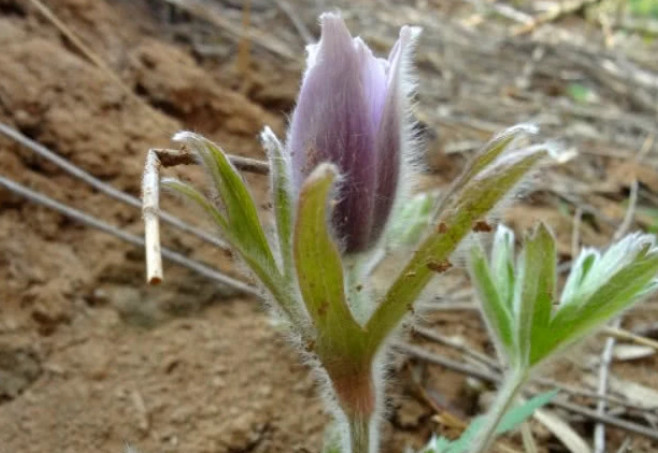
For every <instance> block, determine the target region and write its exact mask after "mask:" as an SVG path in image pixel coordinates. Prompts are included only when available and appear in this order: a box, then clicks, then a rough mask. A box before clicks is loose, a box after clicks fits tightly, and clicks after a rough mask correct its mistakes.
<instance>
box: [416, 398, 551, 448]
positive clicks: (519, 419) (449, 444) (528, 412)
mask: <svg viewBox="0 0 658 453" xmlns="http://www.w3.org/2000/svg"><path fill="white" fill-rule="evenodd" d="M557 393H558V392H557V390H552V391H550V392H545V393H541V394H539V395H536V396H535V397H533V398H531V399H530V400H528V401H526V402H525V403H523V404H521V405H519V406H517V407H515V408H513V409H510V410H509V411H508V412H507V413H506V414H505V415H504V416H503V418H502V420H501V422H500V424H499V425H498V428H497V430H496V434H504V433H506V432H508V431H511V430H513V429H515V428H516V427H518V426H519V425H520V424H521V423H523V422H524V421H526V420H527V419H528V418H529V417H530V416H532V414H533V413H534V412H535V410H537V409H539V408H540V407H542V406H545V405H546V404H548V403H550V402H551V400H552V399H553V398H555V395H557ZM483 423H484V418H483V417H477V418H476V419H474V420H473V421H472V422H471V424H470V425H469V426H468V428H467V429H466V430H465V431H464V432H463V434H462V435H461V437H459V439H456V440H448V439H446V438H445V437H436V436H435V437H432V439H430V441H429V443H428V445H427V446H426V447H425V448H424V449H423V450H422V451H421V453H467V452H468V449H469V448H470V446H471V445H472V443H473V440H474V438H475V436H477V434H478V432H479V431H480V429H481V428H482V424H483Z"/></svg>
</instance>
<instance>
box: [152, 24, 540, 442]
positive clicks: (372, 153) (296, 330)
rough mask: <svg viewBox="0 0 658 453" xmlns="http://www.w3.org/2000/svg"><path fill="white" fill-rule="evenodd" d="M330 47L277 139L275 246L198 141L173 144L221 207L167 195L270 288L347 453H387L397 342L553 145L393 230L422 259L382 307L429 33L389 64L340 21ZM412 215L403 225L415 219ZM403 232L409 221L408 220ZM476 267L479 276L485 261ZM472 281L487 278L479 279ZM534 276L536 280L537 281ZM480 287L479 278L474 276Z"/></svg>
mask: <svg viewBox="0 0 658 453" xmlns="http://www.w3.org/2000/svg"><path fill="white" fill-rule="evenodd" d="M320 21H321V26H322V35H321V38H320V41H319V42H318V43H317V44H314V45H311V46H309V48H308V58H307V69H306V72H305V74H304V78H303V81H302V85H301V90H300V94H299V98H298V101H297V107H296V108H295V111H294V112H293V114H292V119H291V123H290V127H289V130H288V134H287V139H286V143H285V144H283V143H281V142H280V141H279V140H278V139H277V137H276V136H275V135H274V134H273V133H272V131H270V130H269V129H265V131H264V132H263V134H262V136H261V138H262V142H263V145H264V147H265V148H266V150H267V152H268V157H269V165H270V167H269V168H270V175H271V180H270V183H271V193H272V206H273V211H274V219H275V223H276V229H275V231H273V232H272V234H268V233H267V231H268V228H266V227H264V226H263V223H262V222H261V220H260V218H259V216H258V212H257V208H256V204H255V202H254V200H253V198H252V196H251V194H250V193H249V191H248V189H247V187H246V185H245V182H244V180H243V179H242V178H241V176H240V175H239V173H238V171H237V170H236V168H235V167H234V166H233V165H232V164H231V162H230V160H229V159H228V157H227V155H226V154H225V153H224V152H223V151H222V149H221V148H219V147H218V146H217V145H215V144H214V143H212V142H211V141H209V140H207V139H205V138H203V137H201V136H199V135H197V134H194V133H190V132H182V133H179V134H177V135H176V136H175V137H174V139H175V140H177V141H180V142H183V143H184V144H185V145H186V147H187V149H189V150H191V151H192V152H193V153H195V154H196V155H197V156H198V157H199V161H200V163H201V164H202V165H203V166H204V167H205V169H206V170H207V174H208V176H209V180H210V183H211V184H210V185H211V191H212V196H211V197H207V196H206V195H204V194H203V193H202V192H200V191H198V190H197V189H196V188H194V187H193V186H191V185H189V184H187V183H184V182H181V181H179V180H176V179H165V180H163V184H164V185H166V186H168V187H170V188H172V189H174V190H175V191H177V192H179V193H180V194H182V195H183V196H184V197H185V198H187V199H189V200H191V201H192V202H193V203H195V204H196V205H198V206H199V207H201V208H202V210H203V211H205V212H206V213H207V214H208V215H209V216H210V218H211V219H212V220H213V221H214V223H215V224H216V225H217V227H218V228H219V230H220V232H221V234H222V235H223V236H224V238H225V239H226V240H227V241H228V242H229V243H230V244H231V245H232V247H233V248H234V249H235V250H236V252H237V255H238V256H239V257H240V258H241V259H242V261H243V262H244V263H245V264H246V266H247V267H248V268H249V269H250V270H251V271H252V273H253V276H254V277H255V279H256V280H258V281H259V282H260V283H261V285H262V291H263V296H264V298H266V299H267V300H269V301H270V302H271V303H270V307H271V308H272V312H273V313H274V314H275V315H276V316H278V317H279V318H280V319H281V320H283V321H284V322H285V323H286V325H287V326H288V328H289V331H290V332H291V333H292V337H294V340H295V342H296V343H297V344H298V345H299V349H300V351H301V353H302V354H303V355H304V357H305V358H306V360H307V362H308V363H309V364H310V365H311V367H312V368H313V370H314V371H315V372H316V374H317V375H318V376H319V378H320V381H321V383H322V386H323V388H324V395H325V396H326V400H327V403H328V407H329V408H330V409H331V411H332V413H333V414H334V415H335V419H336V424H337V426H338V428H339V429H338V432H339V433H340V445H339V447H338V449H339V450H340V451H341V452H344V453H374V452H376V451H377V450H378V442H379V437H378V420H379V418H380V417H381V414H382V411H383V408H384V403H383V391H384V381H383V377H382V376H383V374H384V370H385V366H386V361H387V359H388V358H389V353H390V348H389V347H388V345H389V343H390V341H389V339H390V338H391V337H392V336H393V335H394V334H395V332H396V331H398V330H399V327H400V325H401V323H402V322H403V320H405V319H406V318H407V315H408V314H409V313H410V311H413V306H414V303H415V302H416V300H417V299H418V298H419V296H420V295H421V292H422V291H423V290H424V288H425V287H426V286H427V284H428V283H429V281H430V280H431V279H432V277H433V276H435V275H437V274H438V273H441V272H443V271H445V270H446V269H448V268H449V267H450V266H451V264H450V261H449V258H450V255H451V254H452V253H453V252H454V251H455V249H456V248H457V246H458V245H459V244H460V243H461V242H462V240H463V239H464V238H465V237H467V236H468V235H469V234H471V232H472V230H473V227H474V225H476V224H478V222H480V221H482V220H483V219H484V218H485V217H486V216H487V214H488V213H489V211H490V210H492V209H493V208H494V207H495V206H496V205H497V203H498V202H500V201H501V200H502V199H504V198H505V197H506V195H507V194H509V193H510V191H512V190H513V189H514V188H515V187H516V186H517V185H518V183H519V182H520V181H521V180H522V179H523V178H524V177H525V176H526V175H527V174H528V173H529V172H530V171H531V170H532V169H533V168H534V167H535V166H536V165H537V164H538V163H539V162H540V161H541V160H542V159H544V158H545V157H547V156H548V155H549V151H548V148H547V147H545V146H543V145H531V146H520V145H519V143H520V141H519V138H520V137H523V136H525V137H527V136H530V135H532V134H533V133H534V132H536V131H535V128H534V127H531V126H527V125H520V126H516V127H512V128H510V129H508V130H507V131H504V132H503V133H501V134H499V135H497V136H496V137H494V138H493V139H492V140H491V141H490V142H489V143H487V144H486V145H485V146H484V147H483V148H482V150H481V151H480V152H479V153H477V154H476V155H475V156H474V157H473V159H472V160H471V161H470V162H469V163H468V164H467V166H466V168H465V169H464V172H463V173H462V175H461V176H460V177H459V178H457V179H456V180H455V181H454V182H453V183H452V185H451V187H450V188H449V190H447V191H445V193H444V194H443V195H442V197H441V198H440V199H439V200H437V199H436V197H433V196H432V197H429V196H428V197H422V198H418V197H416V198H415V199H413V200H416V201H412V203H416V202H418V203H420V204H419V205H418V206H419V207H420V208H419V209H411V210H409V209H407V210H406V211H405V214H404V215H402V216H401V218H404V219H406V218H407V217H408V216H409V215H410V214H409V213H413V212H416V213H418V215H421V214H422V216H423V219H420V220H418V221H410V222H409V225H408V228H409V229H410V230H411V229H413V234H406V233H407V232H406V231H405V225H400V223H397V224H396V226H395V228H394V229H393V230H392V231H395V232H396V234H400V235H401V236H404V237H405V242H409V241H411V242H412V246H413V250H414V251H413V253H410V256H409V258H408V261H407V262H406V264H405V265H404V266H402V269H401V270H400V272H399V273H398V274H397V275H396V276H395V277H394V278H393V279H392V283H391V285H390V287H389V288H388V289H386V290H385V291H384V292H383V294H376V293H375V291H373V289H372V288H371V287H370V285H369V275H370V272H371V269H372V266H371V265H370V264H371V261H372V259H373V257H375V256H376V255H377V252H381V250H382V248H383V243H384V242H386V241H384V240H383V237H384V236H386V233H387V231H388V229H389V226H390V224H391V222H390V220H391V219H393V221H395V217H396V215H397V213H398V212H401V211H400V210H399V209H398V207H399V206H400V205H401V204H402V203H401V201H405V202H406V200H408V199H409V198H407V193H406V192H407V191H406V189H407V185H406V184H404V183H403V181H406V180H408V179H409V176H411V175H412V173H413V170H412V168H411V167H410V165H409V162H410V160H411V158H412V157H413V153H414V141H413V137H411V135H410V114H409V111H408V104H409V97H410V95H411V90H412V89H413V84H412V83H411V80H410V78H411V73H412V65H411V59H412V50H413V47H414V45H415V42H416V40H417V38H418V36H419V33H420V30H419V29H417V28H414V27H403V28H402V29H401V31H400V37H399V40H398V41H397V43H396V44H395V46H394V47H393V49H392V50H391V52H390V55H389V57H388V59H380V58H377V57H375V56H374V55H373V54H372V52H371V50H370V49H369V48H368V47H367V46H366V44H365V43H364V42H363V41H362V40H361V39H360V38H353V37H352V36H351V35H350V33H349V31H348V29H347V27H346V26H345V23H344V22H343V20H342V18H341V17H340V15H338V14H333V13H331V14H324V15H322V16H321V18H320ZM405 216H406V217H405ZM405 222H406V221H405ZM476 262H477V263H479V264H480V267H482V259H479V261H477V260H476ZM475 268H478V269H479V267H477V266H475ZM534 271H535V270H534V269H532V268H531V269H530V272H534ZM478 275H479V274H478Z"/></svg>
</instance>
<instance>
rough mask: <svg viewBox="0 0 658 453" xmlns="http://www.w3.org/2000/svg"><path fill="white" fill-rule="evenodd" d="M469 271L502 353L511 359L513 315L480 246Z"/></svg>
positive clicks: (473, 250) (476, 250) (475, 248)
mask: <svg viewBox="0 0 658 453" xmlns="http://www.w3.org/2000/svg"><path fill="white" fill-rule="evenodd" d="M468 270H469V274H470V276H471V280H472V281H473V284H474V286H475V288H476V290H477V293H478V297H479V299H480V301H481V304H482V310H483V312H484V316H485V318H486V320H487V324H488V325H489V328H490V329H491V330H492V331H493V334H494V337H495V338H496V339H497V341H496V343H497V344H498V345H499V347H500V348H502V351H501V352H502V353H504V355H505V356H506V358H507V359H509V358H510V355H511V354H512V353H513V347H514V338H513V336H512V314H511V312H510V311H509V309H508V307H507V306H506V304H505V303H504V302H503V300H502V299H501V297H500V295H499V293H498V289H497V288H496V285H495V284H494V281H493V278H492V276H491V271H490V270H489V264H488V263H487V260H486V258H485V256H484V252H483V251H482V249H481V248H480V247H479V246H476V247H473V249H472V251H471V256H470V260H469V267H468Z"/></svg>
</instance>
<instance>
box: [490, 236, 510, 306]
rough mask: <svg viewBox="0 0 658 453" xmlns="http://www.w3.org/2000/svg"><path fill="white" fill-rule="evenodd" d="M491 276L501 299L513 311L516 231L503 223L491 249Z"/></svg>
mask: <svg viewBox="0 0 658 453" xmlns="http://www.w3.org/2000/svg"><path fill="white" fill-rule="evenodd" d="M491 276H492V279H493V281H494V283H495V285H496V288H497V290H498V294H499V296H500V300H501V301H502V302H503V303H504V304H505V306H506V307H507V309H508V311H509V312H510V313H511V312H512V299H513V295H514V279H515V275H514V232H513V231H512V230H510V229H509V228H506V227H505V226H503V225H500V226H499V227H498V229H497V230H496V236H495V238H494V243H493V247H492V250H491Z"/></svg>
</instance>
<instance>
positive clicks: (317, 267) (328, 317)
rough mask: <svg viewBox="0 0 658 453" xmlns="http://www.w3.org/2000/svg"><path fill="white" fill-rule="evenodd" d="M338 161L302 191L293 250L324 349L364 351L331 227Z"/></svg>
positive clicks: (317, 172)
mask: <svg viewBox="0 0 658 453" xmlns="http://www.w3.org/2000/svg"><path fill="white" fill-rule="evenodd" d="M335 179H336V170H335V167H334V166H332V165H330V164H321V165H320V166H318V167H317V168H316V169H315V171H313V173H311V175H310V176H309V177H308V178H307V179H306V181H305V182H304V185H303V186H302V189H301V192H300V194H299V202H298V211H297V218H296V221H295V233H294V238H293V241H294V242H293V250H294V258H295V266H296V270H297V278H298V281H299V286H300V289H301V293H302V297H303V299H304V303H305V304H306V308H307V310H308V313H309V315H310V316H311V319H312V320H313V324H314V325H315V328H316V331H317V339H316V343H317V348H318V351H319V353H320V354H321V355H326V354H333V355H338V353H341V354H347V355H348V356H357V355H359V354H360V353H361V351H362V347H361V340H362V338H363V335H362V330H361V327H360V326H359V324H358V323H357V322H356V321H355V320H354V318H353V317H352V313H351V312H350V309H349V307H348V305H347V301H346V300H345V287H344V285H345V284H344V278H343V266H342V264H341V258H340V253H339V251H338V248H337V247H336V244H335V243H334V241H333V240H332V237H331V234H330V232H329V218H330V217H329V212H328V211H329V209H328V205H329V200H328V196H329V194H330V191H331V188H332V185H333V182H334V180H335Z"/></svg>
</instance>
